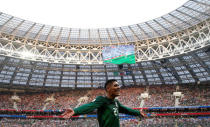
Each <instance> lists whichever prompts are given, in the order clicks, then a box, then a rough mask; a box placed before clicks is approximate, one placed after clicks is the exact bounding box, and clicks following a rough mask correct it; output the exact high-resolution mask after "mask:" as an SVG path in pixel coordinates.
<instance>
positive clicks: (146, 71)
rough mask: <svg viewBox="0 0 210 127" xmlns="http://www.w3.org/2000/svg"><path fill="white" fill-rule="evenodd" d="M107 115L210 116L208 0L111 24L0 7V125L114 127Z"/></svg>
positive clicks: (176, 125)
mask: <svg viewBox="0 0 210 127" xmlns="http://www.w3.org/2000/svg"><path fill="white" fill-rule="evenodd" d="M112 79H115V80H113V81H112ZM108 81H112V82H108ZM114 83H115V85H114ZM119 89H120V95H119V93H118V92H119ZM110 97H113V98H110ZM115 97H116V98H115ZM95 99H96V100H95ZM112 106H114V107H113V110H112V108H111V109H109V108H110V107H112ZM127 107H128V108H129V109H128V108H127ZM68 111H69V112H71V113H73V114H71V116H70V115H69V117H68V118H66V117H65V113H66V114H67V115H68V114H70V113H69V112H68ZM108 111H110V112H108ZM107 112H108V113H107ZM134 112H135V113H137V114H135V113H134ZM132 113H133V114H132ZM139 113H140V114H139ZM112 117H113V119H112ZM109 119H111V120H110V121H112V120H113V121H117V122H118V121H119V123H118V124H119V125H117V126H120V127H188V126H189V127H209V126H210V1H209V0H189V1H187V2H185V3H184V4H183V5H182V6H180V7H178V8H177V9H175V10H173V11H172V12H168V13H167V14H164V15H162V16H160V17H157V18H154V19H152V20H149V21H146V22H141V23H138V24H131V25H127V26H121V27H112V28H91V29H83V28H68V27H61V26H51V25H48V24H41V23H36V22H33V21H29V20H26V19H22V18H19V17H16V16H15V15H12V14H11V15H10V14H7V13H5V12H1V10H0V126H1V127H99V126H100V127H102V126H107V127H110V126H113V127H116V124H108V123H106V122H107V121H108V120H109ZM101 121H102V122H101ZM104 121H105V122H104ZM110 121H109V122H110Z"/></svg>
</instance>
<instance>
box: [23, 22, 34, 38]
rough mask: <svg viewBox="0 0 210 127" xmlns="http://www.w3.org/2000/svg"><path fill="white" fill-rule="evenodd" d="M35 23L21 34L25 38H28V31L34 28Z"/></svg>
mask: <svg viewBox="0 0 210 127" xmlns="http://www.w3.org/2000/svg"><path fill="white" fill-rule="evenodd" d="M35 25H36V23H34V24H33V25H32V26H31V27H30V28H29V29H28V31H27V32H26V33H25V34H24V35H23V36H24V37H25V38H28V34H29V32H31V30H32V29H33V28H34V26H35Z"/></svg>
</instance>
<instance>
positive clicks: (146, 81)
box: [138, 63, 149, 85]
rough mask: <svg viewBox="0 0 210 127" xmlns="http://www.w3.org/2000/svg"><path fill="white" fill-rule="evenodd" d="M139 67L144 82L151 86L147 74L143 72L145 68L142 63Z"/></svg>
mask: <svg viewBox="0 0 210 127" xmlns="http://www.w3.org/2000/svg"><path fill="white" fill-rule="evenodd" d="M138 66H139V71H140V72H141V73H142V75H143V77H144V80H145V83H146V85H149V82H148V79H147V76H146V74H145V72H144V70H143V66H142V65H141V63H138Z"/></svg>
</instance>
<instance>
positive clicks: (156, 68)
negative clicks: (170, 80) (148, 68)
mask: <svg viewBox="0 0 210 127" xmlns="http://www.w3.org/2000/svg"><path fill="white" fill-rule="evenodd" d="M151 63H152V65H153V67H154V69H155V71H156V73H157V75H158V77H159V78H160V80H161V83H162V84H165V81H164V78H163V76H162V75H161V73H160V68H158V67H157V64H156V63H155V61H151Z"/></svg>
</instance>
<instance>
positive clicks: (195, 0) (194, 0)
mask: <svg viewBox="0 0 210 127" xmlns="http://www.w3.org/2000/svg"><path fill="white" fill-rule="evenodd" d="M191 1H193V2H195V3H198V4H201V5H204V6H207V7H210V5H209V4H206V3H203V2H200V1H197V0H191Z"/></svg>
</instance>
